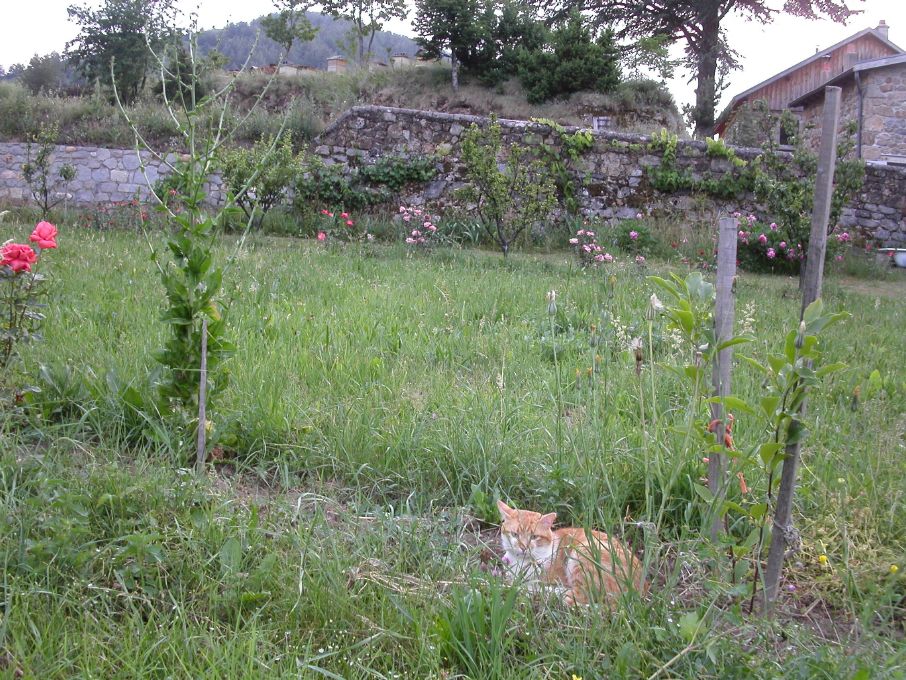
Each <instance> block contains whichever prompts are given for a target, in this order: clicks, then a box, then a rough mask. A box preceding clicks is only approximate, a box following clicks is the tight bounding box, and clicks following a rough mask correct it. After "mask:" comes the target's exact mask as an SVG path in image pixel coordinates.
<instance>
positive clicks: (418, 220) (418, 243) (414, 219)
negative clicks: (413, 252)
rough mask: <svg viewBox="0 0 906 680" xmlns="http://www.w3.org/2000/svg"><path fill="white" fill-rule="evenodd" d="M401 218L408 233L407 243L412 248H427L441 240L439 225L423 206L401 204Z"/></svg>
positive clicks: (404, 229) (405, 231)
mask: <svg viewBox="0 0 906 680" xmlns="http://www.w3.org/2000/svg"><path fill="white" fill-rule="evenodd" d="M399 214H400V219H401V220H402V222H403V231H404V233H405V234H406V237H405V238H406V245H408V246H409V247H410V248H412V249H417V250H427V249H429V248H430V247H431V246H433V245H436V244H437V243H438V242H439V241H440V235H439V234H438V233H437V225H436V224H434V222H433V221H432V217H431V215H429V214H428V213H427V212H425V211H423V210H422V209H421V208H415V207H409V206H405V205H401V206H400V212H399Z"/></svg>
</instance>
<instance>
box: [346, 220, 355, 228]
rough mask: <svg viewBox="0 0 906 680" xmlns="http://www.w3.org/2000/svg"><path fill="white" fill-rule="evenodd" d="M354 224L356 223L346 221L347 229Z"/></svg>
mask: <svg viewBox="0 0 906 680" xmlns="http://www.w3.org/2000/svg"><path fill="white" fill-rule="evenodd" d="M353 224H355V222H353V221H352V220H346V226H347V227H351V226H352V225H353Z"/></svg>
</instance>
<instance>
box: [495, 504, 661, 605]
mask: <svg viewBox="0 0 906 680" xmlns="http://www.w3.org/2000/svg"><path fill="white" fill-rule="evenodd" d="M497 507H498V508H499V509H500V515H501V517H502V518H503V523H502V524H501V526H500V544H501V546H502V547H503V550H504V553H505V554H504V560H503V561H504V563H505V564H506V565H507V569H508V570H509V572H510V575H511V576H513V577H514V578H520V579H523V580H524V581H525V582H526V583H527V584H528V586H529V587H530V588H532V589H536V588H539V587H541V588H543V587H554V588H556V589H558V590H560V591H561V592H562V594H563V602H564V603H565V604H567V605H571V604H575V603H581V604H587V603H588V602H589V601H590V600H593V599H597V598H599V597H602V596H603V597H604V598H605V599H607V600H612V599H614V598H616V597H617V596H619V594H620V593H622V592H624V591H626V590H627V589H628V588H634V589H635V590H637V591H639V592H642V593H643V594H644V591H642V565H641V563H640V562H639V561H638V559H636V557H635V556H634V555H633V554H632V551H630V550H629V549H628V548H626V546H624V545H623V544H622V543H620V542H619V541H618V540H616V539H614V538H611V537H609V536H608V535H607V534H605V533H603V532H600V531H590V532H588V531H586V530H585V529H576V528H572V527H569V528H566V529H554V528H553V526H554V520H555V519H557V515H556V513H553V512H551V513H548V514H547V515H542V514H540V513H537V512H531V511H530V510H517V509H515V508H511V507H510V506H508V505H507V504H506V503H504V502H503V501H497ZM645 591H647V585H646V587H645Z"/></svg>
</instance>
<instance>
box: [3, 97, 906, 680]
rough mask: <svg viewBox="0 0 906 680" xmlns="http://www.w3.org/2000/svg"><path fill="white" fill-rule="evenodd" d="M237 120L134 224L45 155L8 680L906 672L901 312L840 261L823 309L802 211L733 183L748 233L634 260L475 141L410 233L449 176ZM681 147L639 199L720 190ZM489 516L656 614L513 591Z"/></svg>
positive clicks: (25, 218) (203, 147) (606, 229)
mask: <svg viewBox="0 0 906 680" xmlns="http://www.w3.org/2000/svg"><path fill="white" fill-rule="evenodd" d="M221 95H225V96H226V95H228V92H226V91H224V92H222V93H215V94H213V95H205V96H204V97H202V98H200V99H199V100H198V101H196V100H195V97H194V94H192V92H191V88H190V90H189V92H188V94H186V95H183V97H184V99H183V103H185V101H186V100H185V97H189V98H190V99H191V103H192V106H190V107H184V108H182V109H181V110H179V111H178V112H176V113H175V114H174V116H173V120H174V122H176V123H177V124H178V125H180V130H181V132H182V134H183V136H184V138H185V139H186V148H188V149H191V150H192V153H191V155H190V156H189V157H188V158H186V159H181V160H178V161H173V162H170V161H166V162H168V163H171V167H170V170H171V171H172V172H171V174H170V175H169V176H168V177H166V178H165V179H164V180H162V181H160V182H158V183H157V184H154V185H153V186H152V187H151V189H152V190H153V192H154V193H153V200H151V201H149V202H148V203H144V202H142V201H141V200H139V198H136V200H135V201H132V202H128V203H126V204H123V205H117V206H98V207H96V208H93V209H84V210H81V211H75V210H72V209H70V208H67V207H66V206H65V205H59V204H58V205H53V204H52V201H51V199H52V197H53V196H54V195H55V192H54V191H53V190H51V189H49V188H48V187H49V186H50V184H53V183H55V182H58V181H59V182H66V181H67V177H66V174H68V173H64V172H62V171H61V172H60V173H59V178H56V177H55V176H53V173H50V172H49V168H51V165H50V163H49V160H48V156H44V157H43V160H42V156H41V155H40V154H38V156H37V157H36V159H35V162H34V164H29V166H28V168H25V169H23V173H24V174H26V175H27V177H26V179H27V181H28V182H29V184H30V185H31V186H32V187H33V189H34V198H35V201H36V203H37V205H38V209H37V211H35V210H32V209H29V208H24V207H21V206H20V207H15V208H10V209H9V210H8V211H5V212H3V214H2V216H0V219H2V222H0V228H2V233H3V239H4V241H6V242H5V243H4V244H3V247H2V251H0V256H2V260H0V290H2V293H0V295H2V297H0V303H2V309H3V311H2V313H0V314H2V316H0V320H2V322H3V324H4V325H3V327H2V328H0V330H2V336H0V351H2V354H0V360H2V363H0V369H2V373H0V400H2V404H3V410H2V415H0V444H2V445H0V503H2V505H3V510H4V511H3V512H2V513H0V557H2V561H3V591H2V592H3V606H2V619H0V621H2V623H0V673H3V674H4V675H6V676H8V677H34V676H39V675H40V676H44V677H72V676H73V675H76V676H85V677H91V676H117V677H149V676H152V677H153V676H162V677H172V676H179V677H193V678H194V677H300V676H301V677H313V678H314V677H328V678H397V677H413V678H415V677H418V678H423V677H427V678H453V677H469V678H494V679H498V678H499V679H508V678H513V679H515V678H572V679H573V680H575V679H577V678H579V679H582V680H585V679H588V678H613V677H620V678H649V679H650V680H653V679H655V678H671V677H703V678H705V677H713V678H735V677H740V678H741V677H760V678H773V677H778V676H781V675H782V676H783V677H802V678H812V677H833V678H838V677H839V678H860V679H861V678H875V677H878V678H880V677H899V676H901V675H902V673H903V668H904V664H906V655H904V645H903V638H904V634H906V629H904V621H906V618H904V613H906V611H904V608H906V604H904V597H906V581H904V575H903V574H902V573H901V567H902V566H903V555H904V548H906V541H904V536H903V531H902V526H903V523H904V519H906V517H904V490H906V466H904V465H903V462H902V457H903V453H904V434H906V421H904V415H903V408H902V404H903V399H904V393H906V369H904V368H903V366H902V364H901V362H898V361H897V358H898V357H901V356H903V355H904V350H906V347H904V344H906V342H904V339H903V334H902V327H903V312H904V307H903V302H902V300H903V293H904V291H906V283H904V281H903V280H902V278H901V277H898V276H896V272H890V271H888V270H886V269H884V268H881V267H878V266H877V265H875V264H873V259H872V258H873V254H871V253H868V254H866V253H865V252H864V251H865V250H866V249H867V248H869V247H870V243H864V242H861V241H860V242H859V245H858V246H857V245H855V241H857V240H859V239H857V238H856V236H855V235H851V234H850V233H849V232H846V231H842V230H835V231H834V232H833V233H832V234H831V235H830V237H829V239H828V240H829V245H828V248H827V252H828V267H827V274H828V278H827V281H826V282H825V284H824V287H823V291H822V292H821V294H820V298H819V299H818V300H817V301H815V302H812V303H811V304H808V303H809V302H811V301H810V300H808V299H806V301H805V302H806V304H804V305H803V303H802V300H803V294H802V292H801V291H800V285H799V280H798V279H797V278H796V274H802V268H803V262H804V263H805V273H804V274H802V276H803V281H805V284H804V288H805V290H806V291H808V285H809V284H808V281H809V279H808V278H807V276H806V275H809V276H812V277H814V276H815V272H816V271H817V270H815V269H814V268H811V270H810V267H811V265H810V261H809V260H808V259H806V254H807V253H810V252H811V251H810V243H809V241H808V239H809V232H808V231H807V229H806V227H807V225H808V222H809V220H808V215H807V212H806V211H807V210H808V209H810V207H811V204H812V198H813V196H812V193H811V191H812V190H813V189H812V188H810V185H809V181H808V177H807V176H805V175H803V174H798V175H791V176H786V177H782V178H781V181H773V182H769V181H767V177H768V175H767V174H766V172H767V170H768V169H769V168H766V167H762V166H758V165H756V164H754V163H753V164H752V165H751V166H748V165H745V164H744V163H735V162H734V161H732V157H731V156H730V154H731V152H730V151H729V150H727V149H725V148H717V147H714V149H712V151H713V153H718V154H724V155H725V156H727V157H729V158H730V160H731V162H734V165H735V167H737V169H738V170H739V173H740V174H739V176H738V177H737V178H736V179H734V180H733V181H734V182H739V183H740V186H741V187H742V189H744V190H747V191H755V192H758V191H762V192H763V193H762V195H761V198H763V200H764V202H765V204H766V205H767V206H768V209H766V210H765V211H764V213H763V214H760V215H748V214H736V215H734V216H728V217H725V218H724V219H723V220H721V223H722V225H721V234H722V236H721V238H720V239H718V235H717V228H716V225H714V224H701V225H694V224H689V223H686V222H678V221H676V220H673V221H671V220H669V219H667V218H665V217H663V216H658V215H650V214H648V213H647V211H641V210H640V212H639V213H638V215H637V216H636V218H635V219H634V220H626V221H624V222H622V223H618V224H613V223H608V222H604V221H601V220H597V219H594V218H593V217H590V216H582V215H581V214H577V213H575V212H573V211H571V210H570V208H569V205H568V204H567V201H566V200H565V199H567V198H569V197H570V196H575V191H576V189H577V187H575V186H573V185H572V184H571V182H572V181H573V180H570V179H569V178H568V175H567V174H565V173H564V172H552V171H551V165H550V158H545V157H541V158H539V157H537V156H533V155H532V154H531V153H530V152H528V151H527V150H525V149H523V148H521V147H518V146H516V145H509V146H508V147H506V148H503V147H502V146H501V145H502V142H501V135H500V128H499V125H497V124H496V122H495V121H494V120H493V119H492V120H491V121H490V123H489V124H488V125H486V126H484V127H481V128H480V127H478V126H474V127H473V128H472V129H470V130H468V131H467V132H466V133H465V134H464V137H463V142H462V159H463V163H464V165H465V167H466V172H467V176H468V180H469V181H468V182H467V184H468V186H466V187H464V192H465V193H464V194H463V198H464V200H465V201H466V204H467V205H469V206H471V209H470V210H469V209H467V210H465V211H460V212H456V213H454V212H452V211H450V212H445V211H443V210H435V209H434V208H432V207H431V206H430V205H407V204H403V205H400V204H399V201H397V200H395V199H397V198H398V196H399V195H400V193H401V192H400V190H401V188H402V187H404V186H405V187H412V186H418V185H419V184H420V183H421V182H423V181H424V180H425V178H426V177H428V176H430V173H431V171H432V168H431V163H430V162H429V163H422V164H419V163H417V162H408V161H406V162H403V161H400V160H399V159H389V160H387V161H385V162H384V164H383V165H382V164H380V163H376V164H374V165H371V166H363V167H362V168H360V169H359V170H358V171H355V172H353V173H349V174H343V173H338V172H336V171H335V170H331V169H330V168H327V167H323V166H317V165H307V163H308V162H309V161H308V160H307V159H306V158H305V157H300V156H296V155H295V154H296V153H297V152H296V150H295V149H294V147H293V145H292V142H291V140H289V139H288V138H286V137H282V136H281V134H280V133H278V134H275V135H273V136H271V137H262V138H261V140H260V141H259V142H258V144H257V145H255V146H254V147H252V148H248V147H246V148H235V149H229V148H226V145H225V144H224V140H225V139H228V138H229V134H230V133H229V131H227V130H225V129H224V128H223V121H224V117H223V116H220V117H219V118H218V116H217V115H211V112H212V111H215V112H216V111H217V106H218V98H219V97H220V96H221ZM221 110H222V109H221ZM123 113H124V114H125V115H126V116H128V113H127V112H126V111H125V109H123ZM570 139H571V142H572V146H571V147H570V148H572V149H573V151H575V152H576V153H579V154H580V153H581V148H582V145H583V144H584V142H583V141H582V138H579V137H571V138H570ZM138 142H139V143H141V142H142V139H141V137H140V136H139V137H138ZM675 144H676V140H675V138H673V139H671V138H670V137H669V136H668V135H666V133H665V134H664V135H662V136H661V138H660V139H655V140H653V141H652V151H660V152H662V153H663V154H665V156H664V158H665V162H664V163H662V164H661V166H660V170H659V171H657V174H655V175H653V176H651V177H649V178H648V179H649V181H650V182H651V183H652V184H654V185H655V186H662V187H663V188H664V190H666V189H667V185H670V184H678V185H681V186H678V189H680V190H695V191H704V192H707V191H719V192H725V191H727V190H728V188H727V187H726V186H723V185H720V186H717V185H716V184H715V185H707V184H702V185H701V186H695V187H690V186H686V184H687V183H688V182H689V181H691V179H690V177H688V176H686V175H684V174H683V173H682V172H681V171H678V170H677V169H676V168H674V167H672V166H671V165H670V163H669V158H670V154H671V153H673V152H675ZM46 148H50V147H49V146H47V147H46ZM671 149H673V152H671ZM151 152H152V153H153V150H151ZM545 153H548V152H545ZM548 155H549V153H548ZM163 156H164V155H163V154H161V157H163ZM224 158H226V159H227V160H224ZM765 159H766V160H765V163H769V162H770V161H771V159H772V156H770V155H769V153H768V152H766V156H765ZM737 160H738V159H737ZM800 160H801V158H800ZM565 164H566V161H563V163H562V164H561V165H559V166H558V167H559V169H560V170H563V168H565V167H566V165H565ZM787 165H789V164H787ZM806 165H807V164H806ZM841 165H843V164H842V163H841ZM843 167H847V168H850V169H851V172H848V173H847V174H845V177H844V175H841V176H840V177H838V179H839V180H840V181H838V187H841V189H847V188H848V189H849V190H851V189H852V187H854V186H856V183H857V182H858V180H859V176H858V170H859V168H858V167H855V166H852V165H850V166H845V165H844V166H843ZM287 168H297V169H298V168H303V170H302V171H301V172H295V173H290V175H286V174H285V173H284V172H283V171H284V170H286V169H287ZM218 170H219V171H222V172H223V177H224V181H225V184H226V186H227V191H226V196H227V198H226V201H225V203H224V204H220V205H211V204H210V203H208V202H207V201H206V191H207V182H208V179H209V177H210V176H211V175H212V173H214V172H215V171H218ZM838 171H839V169H838ZM844 179H845V181H844ZM696 181H698V180H696ZM48 182H50V184H48ZM374 185H377V187H375V186H374ZM288 187H292V189H293V190H292V191H291V192H289V191H288V190H287V189H288ZM288 193H291V194H292V196H293V205H292V206H291V207H288V206H286V205H285V201H283V203H281V200H282V199H285V197H286V195H287V194H288ZM843 198H845V197H844V196H843V195H842V194H838V195H837V200H836V204H835V206H836V207H831V208H830V210H831V214H832V218H833V215H834V213H833V210H838V211H839V208H840V207H841V206H842V201H843ZM772 205H773V206H775V207H776V209H775V210H772V209H771V206H772ZM571 212H572V214H571ZM835 221H836V220H835V219H832V223H835ZM275 227H279V228H275ZM539 227H543V228H539ZM728 228H729V231H728ZM276 232H280V233H279V234H278V233H276ZM727 234H729V238H726V235H727ZM7 239H9V240H8V241H7ZM727 245H732V248H731V250H730V251H726V250H724V248H725V247H726V246H727ZM869 249H870V248H869ZM718 251H720V252H722V253H724V252H732V253H734V254H733V255H731V257H729V258H727V257H725V256H722V258H716V256H717V255H718ZM736 253H738V255H737V254H736ZM844 255H845V256H844ZM718 259H719V261H718ZM737 260H738V263H737ZM728 263H729V264H730V265H731V266H732V271H731V272H730V273H731V275H730V276H729V277H728V276H726V274H727V271H728V270H727V269H726V268H725V267H726V266H727V264H728ZM860 263H861V264H860ZM737 264H739V266H741V267H743V268H744V270H742V271H740V272H739V274H738V275H735V276H734V275H733V273H734V272H735V268H736V266H737ZM715 265H716V266H717V272H716V273H717V276H716V277H715ZM859 271H862V272H863V273H868V274H869V275H870V276H871V277H872V278H871V279H870V282H869V281H867V280H866V279H859V278H855V277H853V276H852V274H854V273H859ZM728 299H732V300H734V301H735V309H736V311H735V314H733V315H731V316H729V317H728V316H727V314H728V313H730V312H732V310H733V306H734V305H729V306H728V304H727V302H726V300H728ZM803 307H804V309H803ZM728 310H729V312H728ZM734 317H735V318H734ZM721 320H723V321H721ZM726 320H729V329H730V330H729V331H726V330H725V329H724V330H720V329H721V328H722V325H721V324H722V323H724V322H725V321H726ZM730 349H732V350H733V354H732V356H733V357H734V359H733V361H732V362H731V363H728V360H727V359H726V357H728V356H729V354H728V350H730ZM715 366H716V367H717V369H716V371H717V373H720V372H721V371H723V370H726V371H730V370H731V369H732V389H730V384H729V381H727V380H725V379H724V378H721V379H720V380H719V382H720V383H721V385H722V387H721V388H720V389H718V390H716V391H715V389H714V386H713V377H712V371H714V370H715ZM721 375H722V373H721ZM806 404H807V407H806ZM800 455H801V465H800V467H799V469H798V488H796V492H795V496H794V495H793V494H792V492H791V489H789V488H786V487H785V486H784V484H782V483H781V482H782V478H781V474H783V479H786V473H787V470H788V468H787V463H788V462H789V460H790V459H791V458H793V457H794V456H795V460H797V461H799V460H800V458H799V456H800ZM792 469H794V470H795V467H793V468H792ZM793 479H794V481H795V480H796V477H795V476H794V477H793ZM794 486H795V485H794ZM498 501H505V502H506V503H509V504H510V505H513V506H515V507H517V508H523V509H532V510H538V511H540V512H543V513H552V512H555V513H556V514H557V517H556V521H557V524H558V525H563V526H575V527H581V528H583V529H586V530H587V529H591V528H596V529H600V530H604V531H606V532H607V533H608V534H610V535H611V536H613V537H615V538H617V539H619V540H620V541H621V542H622V543H623V544H625V545H626V546H628V547H629V549H631V550H632V552H633V553H634V554H635V555H636V556H638V557H639V560H640V562H639V563H640V565H641V569H642V573H641V574H640V576H639V577H640V579H641V582H642V583H644V584H645V586H644V587H643V588H638V589H636V588H630V589H627V590H626V592H623V593H621V594H619V595H618V596H613V597H606V596H605V594H603V593H590V595H591V596H592V597H590V599H591V603H590V604H589V605H587V606H585V605H582V606H578V605H577V606H568V605H564V604H563V602H562V600H561V598H560V597H559V596H558V594H557V592H556V591H551V590H547V589H540V590H539V589H531V588H526V587H524V586H525V584H524V583H522V582H520V581H519V580H518V579H516V580H515V582H514V581H513V580H512V579H511V578H508V577H507V570H506V564H505V563H504V560H503V554H502V550H501V548H500V543H499V526H500V520H501V515H500V511H499V510H498V504H497V502H498ZM784 502H789V503H791V504H792V505H791V506H789V507H791V509H792V517H791V520H790V521H789V522H787V521H786V520H784V519H780V515H779V512H780V510H779V509H780V507H781V506H782V504H783V503H784ZM778 536H781V537H782V542H781V543H780V546H781V550H780V552H779V553H777V552H776V546H775V543H777V542H778ZM784 546H785V548H784ZM777 557H779V560H780V561H779V567H780V569H779V570H778V568H777V567H778V563H777V562H776V559H775V558H777ZM772 565H773V566H772Z"/></svg>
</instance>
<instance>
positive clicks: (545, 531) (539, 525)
mask: <svg viewBox="0 0 906 680" xmlns="http://www.w3.org/2000/svg"><path fill="white" fill-rule="evenodd" d="M497 507H498V508H499V509H500V516H501V519H502V520H503V522H502V524H501V525H500V544H501V546H502V547H503V549H504V550H505V551H506V553H507V556H508V557H509V558H510V559H513V560H515V562H516V564H515V565H514V566H516V567H517V569H519V570H523V569H524V568H525V567H526V566H528V565H538V566H545V565H547V564H548V563H550V561H551V560H552V559H553V553H554V533H553V530H552V529H553V525H554V520H555V519H557V515H556V513H553V512H551V513H549V514H547V515H542V514H540V513H537V512H532V511H530V510H517V509H515V508H511V507H510V506H508V505H507V504H506V503H504V502H503V501H497Z"/></svg>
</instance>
